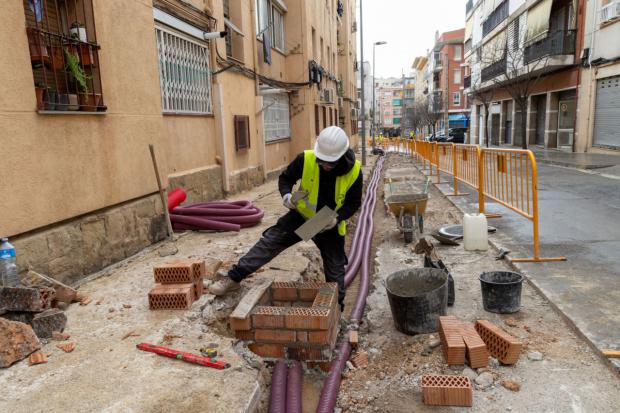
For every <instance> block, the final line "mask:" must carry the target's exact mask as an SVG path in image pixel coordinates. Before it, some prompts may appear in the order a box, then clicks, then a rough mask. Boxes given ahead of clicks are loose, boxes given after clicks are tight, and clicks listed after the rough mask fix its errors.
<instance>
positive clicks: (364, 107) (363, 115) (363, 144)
mask: <svg viewBox="0 0 620 413" xmlns="http://www.w3.org/2000/svg"><path fill="white" fill-rule="evenodd" d="M363 10H364V6H363V0H360V54H361V59H360V61H361V65H360V66H361V67H360V79H361V80H362V82H361V83H362V96H361V97H362V166H366V105H364V16H363Z"/></svg>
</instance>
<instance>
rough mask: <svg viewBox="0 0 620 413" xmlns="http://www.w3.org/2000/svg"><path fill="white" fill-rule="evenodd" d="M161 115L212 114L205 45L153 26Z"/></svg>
mask: <svg viewBox="0 0 620 413" xmlns="http://www.w3.org/2000/svg"><path fill="white" fill-rule="evenodd" d="M155 34H156V37H157V54H158V57H159V82H160V86H161V101H162V108H163V111H164V113H177V114H183V113H191V114H212V113H213V109H212V106H211V68H210V64H209V48H208V47H207V43H206V42H204V41H200V40H198V39H194V38H192V37H190V36H186V35H182V34H180V33H177V32H175V31H172V29H168V28H164V27H163V26H156V27H155Z"/></svg>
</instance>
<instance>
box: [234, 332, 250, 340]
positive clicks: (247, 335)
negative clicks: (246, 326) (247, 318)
mask: <svg viewBox="0 0 620 413" xmlns="http://www.w3.org/2000/svg"><path fill="white" fill-rule="evenodd" d="M235 337H236V338H238V339H239V340H243V341H254V331H252V330H247V331H242V330H235Z"/></svg>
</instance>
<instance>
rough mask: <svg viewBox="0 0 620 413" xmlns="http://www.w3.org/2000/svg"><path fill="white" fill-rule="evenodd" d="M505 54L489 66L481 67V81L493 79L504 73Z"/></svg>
mask: <svg viewBox="0 0 620 413" xmlns="http://www.w3.org/2000/svg"><path fill="white" fill-rule="evenodd" d="M506 62H507V61H506V56H504V57H503V58H502V59H501V60H498V61H497V62H495V63H493V64H491V65H490V66H487V67H485V68H484V69H482V75H481V80H482V82H486V81H488V80H491V79H494V78H496V77H497V76H499V75H503V74H505V73H506Z"/></svg>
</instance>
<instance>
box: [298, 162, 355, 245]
mask: <svg viewBox="0 0 620 413" xmlns="http://www.w3.org/2000/svg"><path fill="white" fill-rule="evenodd" d="M360 171H361V164H360V161H357V160H356V161H355V164H354V165H353V168H351V170H350V171H349V172H347V173H346V174H345V175H342V176H339V177H337V178H336V189H335V191H334V194H335V197H336V211H338V210H339V209H340V208H341V207H342V205H343V204H344V199H345V197H346V196H347V192H348V191H349V189H350V188H351V186H353V184H354V183H355V181H356V180H357V177H358V176H359V174H360ZM319 175H320V166H319V164H318V163H317V162H316V155H315V154H314V151H313V150H307V151H304V170H303V173H302V175H301V186H300V188H299V189H300V190H302V191H306V192H308V197H307V198H305V199H302V200H300V201H298V202H297V211H298V212H299V213H300V214H301V215H302V216H303V217H304V218H305V219H310V218H312V217H313V216H314V215H315V214H316V205H317V202H318V199H319ZM338 233H339V234H340V235H342V236H344V235H345V234H346V233H347V223H346V221H341V222H340V224H339V225H338Z"/></svg>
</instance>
